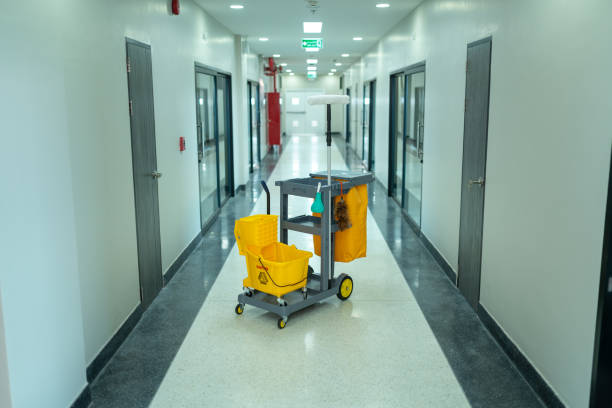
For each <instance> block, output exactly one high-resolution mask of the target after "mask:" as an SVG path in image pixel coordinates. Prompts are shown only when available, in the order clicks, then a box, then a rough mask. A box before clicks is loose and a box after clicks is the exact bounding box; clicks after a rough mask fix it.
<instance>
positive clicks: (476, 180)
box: [468, 177, 485, 189]
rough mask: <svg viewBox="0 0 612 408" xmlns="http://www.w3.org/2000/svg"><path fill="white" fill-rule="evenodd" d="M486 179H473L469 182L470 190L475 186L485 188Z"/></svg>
mask: <svg viewBox="0 0 612 408" xmlns="http://www.w3.org/2000/svg"><path fill="white" fill-rule="evenodd" d="M484 183H485V181H484V179H483V178H482V177H478V178H477V179H472V180H470V181H468V189H470V188H472V186H473V185H474V184H478V185H479V186H480V187H483V186H484Z"/></svg>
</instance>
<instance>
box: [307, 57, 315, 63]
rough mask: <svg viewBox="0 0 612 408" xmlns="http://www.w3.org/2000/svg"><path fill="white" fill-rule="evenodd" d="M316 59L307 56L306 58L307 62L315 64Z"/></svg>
mask: <svg viewBox="0 0 612 408" xmlns="http://www.w3.org/2000/svg"><path fill="white" fill-rule="evenodd" d="M317 62H318V60H317V59H316V58H309V59H307V60H306V63H307V64H316V63H317Z"/></svg>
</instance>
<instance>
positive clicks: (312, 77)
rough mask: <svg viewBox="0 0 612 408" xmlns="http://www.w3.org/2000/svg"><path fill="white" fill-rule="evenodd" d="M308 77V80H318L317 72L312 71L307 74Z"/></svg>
mask: <svg viewBox="0 0 612 408" xmlns="http://www.w3.org/2000/svg"><path fill="white" fill-rule="evenodd" d="M306 75H307V76H308V79H316V78H317V73H316V71H310V72H309V73H308V74H306Z"/></svg>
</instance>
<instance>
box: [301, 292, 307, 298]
mask: <svg viewBox="0 0 612 408" xmlns="http://www.w3.org/2000/svg"><path fill="white" fill-rule="evenodd" d="M302 297H303V298H304V300H306V299H308V292H302Z"/></svg>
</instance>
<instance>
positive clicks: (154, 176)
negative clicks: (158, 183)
mask: <svg viewBox="0 0 612 408" xmlns="http://www.w3.org/2000/svg"><path fill="white" fill-rule="evenodd" d="M151 176H153V178H154V179H158V178H160V177H161V176H162V174H161V173H160V172H158V171H154V172H153V173H151Z"/></svg>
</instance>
